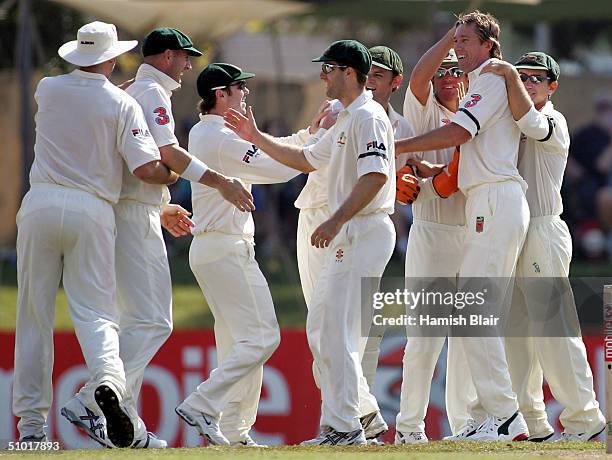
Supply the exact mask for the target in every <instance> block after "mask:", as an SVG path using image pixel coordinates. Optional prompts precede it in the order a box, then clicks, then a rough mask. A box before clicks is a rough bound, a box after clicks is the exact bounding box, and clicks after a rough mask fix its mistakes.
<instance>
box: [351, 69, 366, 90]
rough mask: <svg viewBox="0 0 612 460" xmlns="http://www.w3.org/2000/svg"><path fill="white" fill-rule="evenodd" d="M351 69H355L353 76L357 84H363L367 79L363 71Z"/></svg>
mask: <svg viewBox="0 0 612 460" xmlns="http://www.w3.org/2000/svg"><path fill="white" fill-rule="evenodd" d="M353 70H354V71H355V77H356V78H357V83H359V85H361V86H365V84H366V82H367V81H368V76H367V75H366V74H365V73H363V72H360V71H359V70H357V69H355V68H353Z"/></svg>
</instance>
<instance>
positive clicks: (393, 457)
mask: <svg viewBox="0 0 612 460" xmlns="http://www.w3.org/2000/svg"><path fill="white" fill-rule="evenodd" d="M53 455H54V454H53V453H44V454H43V453H40V454H36V453H32V452H27V453H2V452H0V457H1V456H6V457H8V458H29V459H32V458H42V457H43V456H44V457H45V458H49V456H53ZM56 455H61V458H62V459H64V460H72V459H74V460H80V459H82V458H83V457H84V456H86V457H87V458H88V459H90V460H114V459H120V458H121V459H123V458H126V459H130V458H133V459H139V460H140V459H168V460H174V459H177V460H178V459H181V460H189V459H201V458H203V457H205V458H210V459H215V460H230V459H244V460H246V459H258V460H268V459H279V460H311V459H319V458H332V457H333V458H334V459H337V460H339V459H352V458H356V459H359V460H413V459H414V460H416V459H428V460H446V459H453V460H468V459H493V458H509V459H511V458H520V459H553V458H562V459H574V458H575V459H583V458H587V459H598V458H602V459H603V458H606V455H605V453H604V446H603V444H602V443H599V442H589V443H576V442H564V443H544V444H534V443H528V442H524V443H508V442H495V443H477V442H460V443H458V442H448V441H447V442H443V441H441V442H432V443H429V444H425V445H418V446H368V447H326V448H323V447H299V446H286V447H274V448H268V449H235V448H234V449H230V448H218V447H205V448H189V449H167V450H129V449H120V450H103V449H99V450H97V449H96V450H73V451H60V452H58V453H57V454H56Z"/></svg>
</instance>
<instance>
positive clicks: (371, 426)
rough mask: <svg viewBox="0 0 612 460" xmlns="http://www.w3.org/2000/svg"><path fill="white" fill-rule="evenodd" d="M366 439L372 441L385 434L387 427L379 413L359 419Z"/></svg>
mask: <svg viewBox="0 0 612 460" xmlns="http://www.w3.org/2000/svg"><path fill="white" fill-rule="evenodd" d="M359 421H360V422H361V427H362V428H363V433H364V436H365V438H366V439H374V438H378V437H379V436H382V435H383V434H385V433H386V432H387V430H388V429H389V426H388V425H387V422H385V419H384V418H382V415H380V412H379V411H376V412H372V413H371V414H368V415H364V416H363V417H361V418H360V419H359Z"/></svg>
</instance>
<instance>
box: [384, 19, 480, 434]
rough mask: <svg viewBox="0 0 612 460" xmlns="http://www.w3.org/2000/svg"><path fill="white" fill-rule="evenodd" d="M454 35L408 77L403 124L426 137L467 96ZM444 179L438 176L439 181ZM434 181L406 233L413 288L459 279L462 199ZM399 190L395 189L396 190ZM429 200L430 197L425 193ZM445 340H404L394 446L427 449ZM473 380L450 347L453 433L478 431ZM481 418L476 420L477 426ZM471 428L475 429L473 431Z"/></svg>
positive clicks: (446, 155) (443, 153)
mask: <svg viewBox="0 0 612 460" xmlns="http://www.w3.org/2000/svg"><path fill="white" fill-rule="evenodd" d="M453 38H454V27H453V28H452V29H451V30H449V31H448V32H447V33H446V35H445V36H444V37H443V38H442V39H441V40H439V41H438V42H437V43H436V44H435V45H434V46H432V47H431V48H430V49H429V50H428V51H427V52H426V53H425V54H424V55H423V56H422V57H421V59H420V60H419V62H418V63H417V65H416V66H415V68H414V70H413V71H412V74H411V76H410V83H409V85H408V88H407V90H406V97H405V100H404V116H405V117H406V118H407V119H408V120H409V121H410V123H411V124H412V125H413V126H414V128H415V131H416V133H417V134H423V133H426V132H429V131H431V130H433V129H436V128H439V127H441V126H445V125H447V124H449V123H450V120H451V119H452V118H453V116H454V115H455V113H456V112H457V109H458V108H459V101H460V99H461V97H463V95H464V94H465V89H466V88H467V83H468V81H467V76H465V75H464V73H463V71H461V70H459V68H458V67H457V65H458V61H457V56H456V54H455V52H454V50H452V48H451V47H452V44H453ZM453 150H454V149H453V148H447V149H439V150H435V151H434V152H426V153H425V154H422V153H418V154H413V155H412V158H416V159H419V160H424V159H427V160H430V161H433V162H434V163H436V164H448V163H450V162H451V160H452V158H453ZM443 174H445V173H444V172H441V173H440V177H443V176H442V175H443ZM435 184H437V177H436V178H435V179H433V180H429V181H428V185H429V186H427V185H424V186H422V187H421V192H420V194H419V197H418V198H417V199H416V201H415V202H414V204H413V205H412V212H413V216H414V221H413V224H412V226H411V227H410V234H409V237H408V248H407V251H406V271H405V276H406V278H407V279H410V280H418V279H423V278H432V279H433V278H446V279H454V278H456V276H457V274H458V273H459V267H460V265H461V259H462V255H463V239H464V237H465V196H464V195H463V194H462V193H454V194H452V195H451V196H447V195H446V194H442V195H439V193H442V192H441V191H440V190H436V189H435V188H434V187H432V186H435ZM399 187H400V185H399V184H398V188H399ZM428 192H429V193H428ZM444 341H445V338H444V337H415V336H410V335H408V338H407V342H406V348H405V351H404V359H403V380H402V391H401V397H400V412H399V414H398V415H397V421H396V440H395V441H396V443H397V444H407V443H420V442H427V436H426V434H425V421H424V420H425V414H426V413H427V407H428V404H429V393H430V388H431V381H432V379H433V373H434V370H435V367H436V362H437V361H438V356H439V355H440V352H441V351H442V347H443V346H444ZM471 380H472V377H471V375H470V373H469V367H468V365H467V361H466V358H465V353H464V351H463V347H462V343H461V341H460V340H457V339H456V338H455V337H449V339H448V353H447V366H446V388H445V390H446V412H447V415H448V420H449V424H450V427H451V432H452V433H453V435H458V437H459V439H461V438H462V436H461V435H462V434H463V435H465V434H467V433H469V432H471V431H473V430H474V429H475V428H476V426H477V425H476V422H473V421H472V420H471V415H470V414H469V411H468V406H469V405H470V403H472V402H473V400H474V399H475V398H476V393H475V389H474V387H473V385H472V384H471ZM485 415H486V414H481V417H480V418H481V420H480V421H481V422H482V419H484V416H485ZM474 425H476V426H474Z"/></svg>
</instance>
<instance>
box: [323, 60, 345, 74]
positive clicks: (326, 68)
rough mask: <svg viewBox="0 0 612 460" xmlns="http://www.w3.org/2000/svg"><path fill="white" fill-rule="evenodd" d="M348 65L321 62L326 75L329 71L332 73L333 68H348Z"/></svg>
mask: <svg viewBox="0 0 612 460" xmlns="http://www.w3.org/2000/svg"><path fill="white" fill-rule="evenodd" d="M347 67H348V66H346V65H338V64H328V63H327V62H324V63H323V64H321V72H323V73H324V74H325V75H327V74H328V73H330V72H331V71H332V70H334V69H336V68H338V69H346V68H347Z"/></svg>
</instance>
